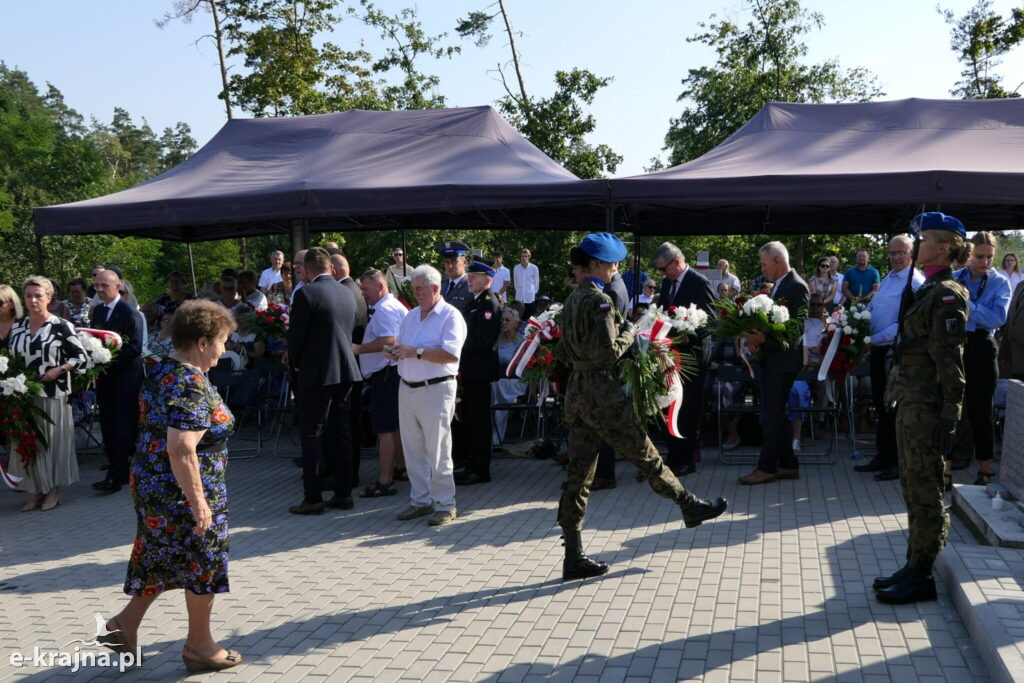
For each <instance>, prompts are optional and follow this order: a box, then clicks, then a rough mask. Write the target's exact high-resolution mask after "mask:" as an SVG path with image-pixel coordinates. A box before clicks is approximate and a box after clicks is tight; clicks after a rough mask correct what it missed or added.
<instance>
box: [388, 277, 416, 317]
mask: <svg viewBox="0 0 1024 683" xmlns="http://www.w3.org/2000/svg"><path fill="white" fill-rule="evenodd" d="M410 272H411V271H410ZM395 285H396V286H397V289H396V290H395V291H394V292H392V294H394V295H395V298H396V299H398V302H399V303H400V304H402V305H403V306H405V307H406V308H407V309H409V310H410V311H411V310H412V309H414V308H416V297H415V296H413V293H412V280H410V279H409V278H398V279H397V280H396V282H395Z"/></svg>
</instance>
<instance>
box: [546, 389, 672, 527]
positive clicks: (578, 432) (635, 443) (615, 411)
mask: <svg viewBox="0 0 1024 683" xmlns="http://www.w3.org/2000/svg"><path fill="white" fill-rule="evenodd" d="M565 423H566V425H567V426H568V428H569V437H568V439H569V454H568V455H569V461H568V463H567V464H566V473H567V475H568V481H567V482H566V485H565V490H564V491H563V492H562V498H561V500H559V503H558V524H559V526H561V527H562V528H563V529H568V530H576V531H579V530H580V529H582V528H583V517H584V515H585V514H586V512H587V499H588V498H589V497H590V485H591V483H592V482H593V481H594V471H595V470H596V469H597V457H598V449H599V447H600V445H601V442H602V441H604V442H605V443H607V444H608V445H609V446H611V447H612V448H613V449H614V450H615V451H616V452H617V453H620V454H622V456H623V457H625V458H626V459H627V460H629V461H630V462H631V463H633V464H634V465H635V466H636V468H637V469H638V470H640V473H641V474H642V475H643V476H644V478H646V479H647V481H649V482H650V484H651V488H652V489H654V491H655V493H657V494H658V495H659V496H662V497H663V498H670V499H672V500H675V501H678V500H680V499H682V498H683V496H684V495H685V494H686V489H685V488H683V485H682V484H681V483H680V482H679V480H678V479H676V476H675V475H674V474H672V470H670V469H669V468H668V467H666V466H665V463H664V462H662V459H661V455H659V454H658V449H657V448H655V447H654V444H652V443H651V440H650V439H649V438H647V432H646V431H644V428H643V426H642V425H641V424H640V422H639V421H638V420H637V419H636V416H635V415H634V414H633V405H632V403H631V402H630V400H629V398H628V397H627V396H626V395H625V394H624V393H622V389H621V388H620V383H619V382H618V380H617V379H615V378H614V377H613V376H612V374H611V373H610V372H608V371H586V372H574V373H573V374H572V376H571V377H570V378H569V386H568V388H567V390H566V395H565Z"/></svg>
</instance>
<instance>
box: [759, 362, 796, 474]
mask: <svg viewBox="0 0 1024 683" xmlns="http://www.w3.org/2000/svg"><path fill="white" fill-rule="evenodd" d="M798 374H800V371H799V370H793V371H792V372H765V373H764V380H763V381H762V383H761V430H762V434H763V435H764V438H763V440H762V441H761V455H760V457H759V458H758V461H757V469H759V470H761V471H762V472H771V473H772V474H774V473H775V470H777V469H778V468H780V467H782V468H784V469H787V470H795V469H797V467H798V466H799V464H798V463H797V459H796V455H794V454H793V436H792V435H793V431H792V430H791V429H790V426H789V417H788V416H787V415H786V402H787V401H788V400H789V390H790V389H792V388H793V382H795V381H796V376H797V375H798Z"/></svg>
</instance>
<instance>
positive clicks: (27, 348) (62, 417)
mask: <svg viewBox="0 0 1024 683" xmlns="http://www.w3.org/2000/svg"><path fill="white" fill-rule="evenodd" d="M23 294H24V297H25V307H26V308H27V309H28V317H27V318H22V319H21V320H19V321H18V322H16V323H14V325H13V326H12V327H11V336H10V340H9V344H10V349H11V350H12V351H14V352H15V353H17V354H19V355H20V356H21V357H22V359H23V360H24V361H25V365H26V367H27V369H28V371H29V372H31V373H33V374H35V376H36V377H37V378H38V379H40V380H41V381H42V383H43V388H44V389H45V394H46V395H45V396H39V397H37V398H35V399H33V402H34V403H35V404H36V406H38V407H39V408H41V409H42V410H43V412H45V413H46V414H47V415H49V416H50V422H47V423H43V424H41V425H40V427H41V428H42V432H43V435H44V436H45V437H46V448H45V449H40V450H39V452H37V453H36V454H35V455H34V456H32V458H31V459H30V460H29V461H28V462H27V463H22V462H21V458H20V457H12V458H11V463H10V467H11V474H13V475H14V476H16V477H23V478H24V479H23V480H22V482H21V487H22V488H23V489H24V490H26V491H28V493H29V498H28V501H27V502H26V503H25V506H24V507H23V508H21V510H22V512H28V511H29V510H34V509H36V507H37V506H38V507H41V508H42V509H43V510H44V511H45V510H52V509H53V508H55V507H57V506H58V505H59V504H60V487H61V486H65V485H67V484H72V483H74V482H76V481H78V461H77V460H76V459H75V424H74V421H73V420H72V417H71V406H70V405H68V393H69V392H70V391H71V372H72V371H73V370H74V369H75V368H76V367H78V366H79V365H80V364H83V363H85V360H86V358H85V349H84V348H83V347H82V342H81V341H79V340H78V337H77V336H75V330H74V328H73V327H71V325H70V323H68V322H67V321H66V320H62V319H60V318H58V317H57V316H55V315H53V314H52V313H50V312H49V311H48V310H47V306H48V305H49V303H50V301H51V300H52V299H53V283H51V282H50V281H49V280H48V279H46V278H45V277H40V276H38V275H31V276H29V277H28V278H26V279H25V284H24V287H23ZM4 308H5V309H6V308H7V305H6V304H5V306H4Z"/></svg>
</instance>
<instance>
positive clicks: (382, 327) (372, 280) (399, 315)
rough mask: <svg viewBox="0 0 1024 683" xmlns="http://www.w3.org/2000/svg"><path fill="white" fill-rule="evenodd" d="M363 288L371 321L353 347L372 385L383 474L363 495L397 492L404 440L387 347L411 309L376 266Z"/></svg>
mask: <svg viewBox="0 0 1024 683" xmlns="http://www.w3.org/2000/svg"><path fill="white" fill-rule="evenodd" d="M359 289H361V290H362V293H363V298H364V299H365V300H366V303H368V304H369V309H368V313H369V322H367V324H366V331H365V332H364V333H363V342H362V343H361V344H356V343H353V344H352V351H353V353H355V354H356V355H357V356H359V369H360V371H361V372H362V373H363V380H364V381H365V382H367V383H368V384H369V385H370V425H371V428H372V429H373V433H374V434H376V435H377V437H378V438H379V439H380V447H379V448H378V449H377V454H378V457H379V458H380V476H378V477H377V483H376V484H374V485H373V486H368V487H367V488H366V489H364V490H363V492H362V494H360V497H362V498H376V497H377V496H393V495H395V493H397V491H396V490H395V485H394V476H395V463H396V461H398V460H400V459H401V457H402V440H401V437H400V436H399V435H398V384H399V380H398V368H397V365H398V362H397V361H394V360H391V359H389V358H388V357H387V356H385V355H384V347H385V346H391V345H393V344H394V343H395V337H397V336H398V330H399V329H400V328H401V326H402V320H404V319H405V315H406V313H408V311H407V310H406V308H405V306H403V305H402V304H401V303H399V301H398V299H396V298H395V297H394V295H393V294H391V292H390V291H389V289H388V283H387V276H385V274H384V273H382V272H380V271H379V270H377V269H376V268H371V269H370V270H368V271H366V272H365V273H363V275H362V277H360V278H359Z"/></svg>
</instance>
